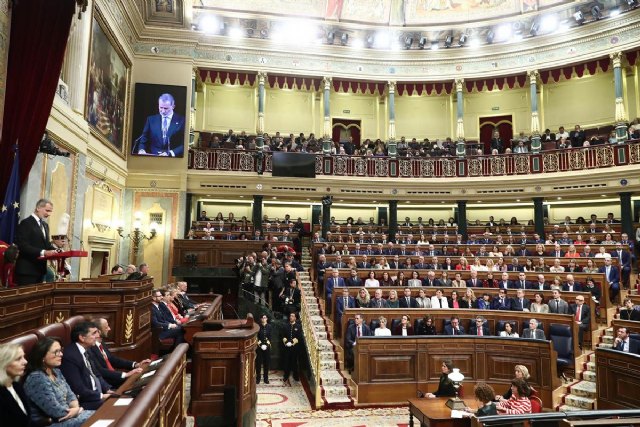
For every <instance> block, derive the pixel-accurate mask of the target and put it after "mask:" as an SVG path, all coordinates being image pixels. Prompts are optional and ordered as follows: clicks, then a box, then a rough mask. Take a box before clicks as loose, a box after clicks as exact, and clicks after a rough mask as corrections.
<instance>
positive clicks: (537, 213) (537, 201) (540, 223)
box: [533, 197, 545, 239]
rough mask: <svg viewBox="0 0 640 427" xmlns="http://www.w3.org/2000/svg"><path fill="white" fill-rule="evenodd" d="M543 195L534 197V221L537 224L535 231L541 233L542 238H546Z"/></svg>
mask: <svg viewBox="0 0 640 427" xmlns="http://www.w3.org/2000/svg"><path fill="white" fill-rule="evenodd" d="M543 201H544V199H543V198H542V197H534V198H533V223H534V224H535V230H536V231H535V232H536V233H537V234H539V235H540V238H541V239H544V238H545V235H544V206H543V205H542V202H543Z"/></svg>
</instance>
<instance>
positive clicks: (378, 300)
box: [369, 288, 389, 308]
mask: <svg viewBox="0 0 640 427" xmlns="http://www.w3.org/2000/svg"><path fill="white" fill-rule="evenodd" d="M369 308H389V303H388V302H387V300H386V299H384V298H382V289H380V288H378V289H376V290H375V293H374V297H373V298H371V300H370V301H369Z"/></svg>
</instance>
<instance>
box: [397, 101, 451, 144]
mask: <svg viewBox="0 0 640 427" xmlns="http://www.w3.org/2000/svg"><path fill="white" fill-rule="evenodd" d="M395 104H396V138H397V139H400V137H401V136H405V137H407V139H408V140H410V139H411V138H414V137H415V138H418V140H422V139H424V138H429V139H435V138H440V139H442V138H446V137H448V136H451V134H450V132H451V103H450V97H449V96H448V95H446V96H407V95H405V96H396V98H395Z"/></svg>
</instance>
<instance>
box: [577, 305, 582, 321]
mask: <svg viewBox="0 0 640 427" xmlns="http://www.w3.org/2000/svg"><path fill="white" fill-rule="evenodd" d="M581 311H582V307H580V306H579V305H576V322H579V321H580V312H581Z"/></svg>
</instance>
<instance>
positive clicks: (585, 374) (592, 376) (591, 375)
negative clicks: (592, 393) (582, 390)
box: [582, 371, 596, 382]
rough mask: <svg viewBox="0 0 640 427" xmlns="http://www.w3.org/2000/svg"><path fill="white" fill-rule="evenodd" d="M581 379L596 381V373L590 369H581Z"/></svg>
mask: <svg viewBox="0 0 640 427" xmlns="http://www.w3.org/2000/svg"><path fill="white" fill-rule="evenodd" d="M582 379H583V380H585V381H593V382H595V381H596V373H595V372H592V371H582Z"/></svg>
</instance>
